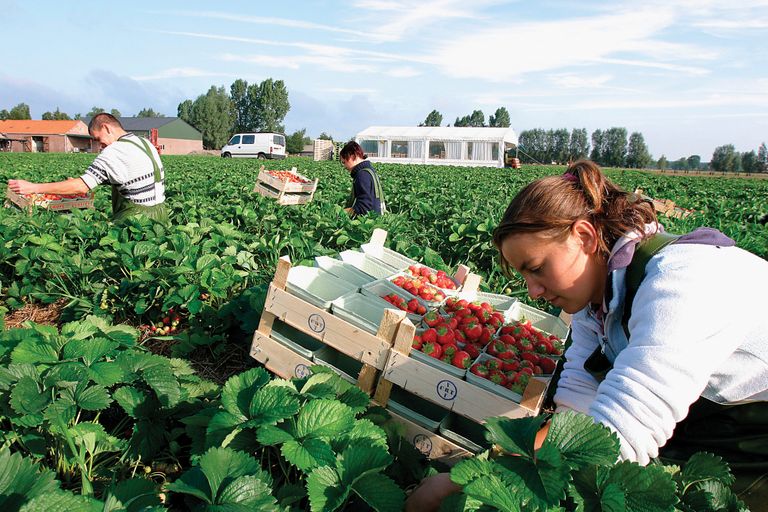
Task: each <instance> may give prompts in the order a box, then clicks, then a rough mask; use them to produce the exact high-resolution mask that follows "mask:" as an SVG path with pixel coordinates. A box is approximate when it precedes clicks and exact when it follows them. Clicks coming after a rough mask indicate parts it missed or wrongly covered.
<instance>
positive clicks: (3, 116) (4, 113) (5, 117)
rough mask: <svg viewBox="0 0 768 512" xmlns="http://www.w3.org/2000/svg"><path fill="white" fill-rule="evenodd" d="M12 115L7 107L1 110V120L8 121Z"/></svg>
mask: <svg viewBox="0 0 768 512" xmlns="http://www.w3.org/2000/svg"><path fill="white" fill-rule="evenodd" d="M9 117H11V113H10V112H8V111H7V110H6V109H3V110H0V121H7V120H8V118H9Z"/></svg>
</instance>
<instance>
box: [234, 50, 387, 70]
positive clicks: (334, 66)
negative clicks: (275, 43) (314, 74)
mask: <svg viewBox="0 0 768 512" xmlns="http://www.w3.org/2000/svg"><path fill="white" fill-rule="evenodd" d="M221 58H222V60H224V61H227V62H244V63H247V64H255V65H258V66H267V67H275V68H286V69H300V68H301V67H302V66H304V65H311V66H316V67H320V68H323V69H324V70H326V71H334V72H339V73H375V72H378V68H377V67H375V66H371V65H369V64H361V63H357V62H356V60H355V59H346V60H341V59H336V58H334V57H329V56H324V55H287V56H279V57H278V56H271V55H233V54H229V53H227V54H224V55H222V57H221Z"/></svg>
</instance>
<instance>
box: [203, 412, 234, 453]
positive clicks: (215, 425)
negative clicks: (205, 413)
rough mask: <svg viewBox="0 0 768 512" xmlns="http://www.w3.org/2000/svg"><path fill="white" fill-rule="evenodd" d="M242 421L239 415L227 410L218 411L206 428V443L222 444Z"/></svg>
mask: <svg viewBox="0 0 768 512" xmlns="http://www.w3.org/2000/svg"><path fill="white" fill-rule="evenodd" d="M241 423H242V421H241V420H240V418H239V417H238V416H235V415H234V414H230V413H229V412H227V411H218V412H217V413H216V414H215V415H214V416H213V417H212V418H211V420H210V421H209V422H208V426H207V427H206V430H205V444H206V446H209V447H214V446H222V444H223V443H224V440H225V439H226V438H227V436H228V435H229V434H231V433H232V431H233V430H234V429H235V427H238V426H239V425H240V424H241Z"/></svg>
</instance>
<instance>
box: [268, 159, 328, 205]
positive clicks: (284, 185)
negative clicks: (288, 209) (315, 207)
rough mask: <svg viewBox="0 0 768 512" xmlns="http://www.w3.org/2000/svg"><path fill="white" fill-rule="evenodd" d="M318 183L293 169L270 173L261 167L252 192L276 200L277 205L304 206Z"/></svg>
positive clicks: (313, 193)
mask: <svg viewBox="0 0 768 512" xmlns="http://www.w3.org/2000/svg"><path fill="white" fill-rule="evenodd" d="M318 182H319V180H318V179H315V180H310V179H309V178H307V177H306V176H302V175H301V174H299V173H298V172H296V168H295V167H292V168H291V170H289V171H270V170H266V169H265V168H264V166H263V165H262V166H261V168H260V169H259V176H258V178H257V180H256V186H255V187H254V188H253V191H254V192H257V193H259V194H261V195H262V196H265V197H270V198H272V199H276V200H277V202H278V204H283V205H295V204H306V203H309V202H310V201H312V198H313V197H314V195H315V191H316V190H317V184H318Z"/></svg>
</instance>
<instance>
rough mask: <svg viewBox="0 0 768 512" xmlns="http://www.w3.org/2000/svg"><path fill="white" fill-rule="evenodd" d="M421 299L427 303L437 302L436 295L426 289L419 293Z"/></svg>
mask: <svg viewBox="0 0 768 512" xmlns="http://www.w3.org/2000/svg"><path fill="white" fill-rule="evenodd" d="M419 297H421V298H422V299H424V300H425V301H427V302H434V300H435V295H434V294H433V293H432V292H430V291H429V290H428V289H426V288H422V289H421V291H420V292H419Z"/></svg>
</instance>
